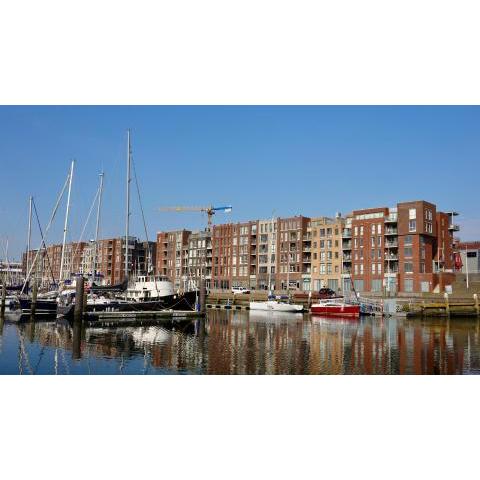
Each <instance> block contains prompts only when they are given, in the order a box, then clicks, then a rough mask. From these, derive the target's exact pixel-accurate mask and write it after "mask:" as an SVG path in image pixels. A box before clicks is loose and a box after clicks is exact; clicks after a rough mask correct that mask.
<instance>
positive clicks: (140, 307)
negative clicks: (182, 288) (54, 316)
mask: <svg viewBox="0 0 480 480" xmlns="http://www.w3.org/2000/svg"><path fill="white" fill-rule="evenodd" d="M197 298H198V294H197V292H195V291H193V292H186V293H184V294H182V295H167V296H165V297H160V298H159V299H158V300H155V301H148V302H115V301H113V302H111V303H97V304H92V303H89V304H87V306H86V309H85V313H93V312H160V311H162V310H187V311H194V310H195V300H196V299H197ZM74 309H75V304H73V303H72V304H70V305H66V306H61V305H59V306H58V310H57V313H58V315H59V316H61V317H63V318H73V314H74Z"/></svg>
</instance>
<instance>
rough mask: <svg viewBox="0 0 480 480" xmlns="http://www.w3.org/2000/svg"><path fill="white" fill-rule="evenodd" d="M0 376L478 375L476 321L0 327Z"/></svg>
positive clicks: (229, 319)
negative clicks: (179, 374)
mask: <svg viewBox="0 0 480 480" xmlns="http://www.w3.org/2000/svg"><path fill="white" fill-rule="evenodd" d="M0 330H1V336H0V374H139V375H141V374H178V373H182V374H462V373H463V374H468V373H480V323H479V322H478V321H477V320H468V319H464V320H462V319H454V320H450V321H447V320H441V319H438V320H428V321H422V320H406V319H384V320H382V319H375V318H365V319H362V320H360V321H352V320H347V321H343V320H335V319H332V320H329V319H324V318H317V317H313V319H312V318H311V317H309V316H303V315H295V314H287V313H276V314H272V313H270V314H269V313H263V312H257V313H255V312H246V311H224V310H223V311H221V310H215V311H210V312H209V313H208V318H207V319H206V320H196V321H188V322H185V323H179V324H176V325H173V324H172V325H168V326H148V327H147V326H146V327H122V328H108V329H107V328H86V329H85V328H82V329H81V328H73V327H71V326H70V325H68V324H66V323H55V322H51V323H46V322H37V323H25V324H18V325H17V324H9V323H4V324H3V325H2V324H0Z"/></svg>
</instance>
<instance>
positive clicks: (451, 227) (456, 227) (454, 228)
mask: <svg viewBox="0 0 480 480" xmlns="http://www.w3.org/2000/svg"><path fill="white" fill-rule="evenodd" d="M448 230H449V231H450V232H458V231H460V225H456V224H453V223H452V224H450V225H449V226H448Z"/></svg>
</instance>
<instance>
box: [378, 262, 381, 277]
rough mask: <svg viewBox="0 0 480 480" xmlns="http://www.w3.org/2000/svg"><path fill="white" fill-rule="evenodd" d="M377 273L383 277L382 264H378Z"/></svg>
mask: <svg viewBox="0 0 480 480" xmlns="http://www.w3.org/2000/svg"><path fill="white" fill-rule="evenodd" d="M377 273H378V274H379V275H381V273H382V264H381V263H377Z"/></svg>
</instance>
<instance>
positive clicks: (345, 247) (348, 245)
mask: <svg viewBox="0 0 480 480" xmlns="http://www.w3.org/2000/svg"><path fill="white" fill-rule="evenodd" d="M351 249H352V242H342V250H351Z"/></svg>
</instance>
